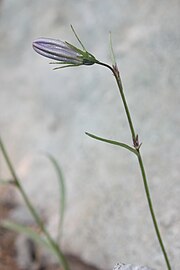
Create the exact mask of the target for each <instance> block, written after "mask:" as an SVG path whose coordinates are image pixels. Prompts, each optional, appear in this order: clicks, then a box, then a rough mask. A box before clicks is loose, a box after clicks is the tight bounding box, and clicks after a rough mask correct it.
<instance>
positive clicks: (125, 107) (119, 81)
mask: <svg viewBox="0 0 180 270" xmlns="http://www.w3.org/2000/svg"><path fill="white" fill-rule="evenodd" d="M98 64H99V65H102V66H105V67H107V68H109V69H110V70H111V71H112V73H113V74H114V77H115V79H116V82H117V85H118V89H119V92H120V95H121V98H122V101H123V105H124V109H125V112H126V116H127V119H128V123H129V127H130V130H131V134H132V139H133V141H134V140H135V138H136V134H135V131H134V127H133V123H132V120H131V115H130V112H129V108H128V104H127V101H126V98H125V95H124V92H123V86H122V82H121V78H120V76H119V72H118V70H117V69H116V67H115V68H112V67H111V66H109V65H107V64H105V63H102V62H98Z"/></svg>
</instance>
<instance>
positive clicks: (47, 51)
mask: <svg viewBox="0 0 180 270" xmlns="http://www.w3.org/2000/svg"><path fill="white" fill-rule="evenodd" d="M32 46H33V49H34V50H35V51H36V52H37V53H39V54H41V55H42V56H45V57H48V58H51V59H53V60H57V61H59V62H60V63H62V64H70V65H83V64H84V63H83V55H84V52H83V51H81V50H79V49H77V48H76V47H74V46H72V45H71V44H69V43H67V42H63V41H61V40H57V39H50V38H38V39H36V40H35V41H34V42H33V44H32Z"/></svg>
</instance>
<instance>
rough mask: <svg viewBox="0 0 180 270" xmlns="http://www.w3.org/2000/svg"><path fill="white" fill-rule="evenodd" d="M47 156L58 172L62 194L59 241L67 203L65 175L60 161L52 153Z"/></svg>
mask: <svg viewBox="0 0 180 270" xmlns="http://www.w3.org/2000/svg"><path fill="white" fill-rule="evenodd" d="M47 157H48V159H49V160H50V161H51V163H52V165H53V166H54V169H55V171H56V173H57V177H58V183H59V194H60V200H59V209H60V216H59V224H58V241H59V240H60V235H61V234H62V227H63V220H64V212H65V204H66V190H65V181H64V176H63V173H62V170H61V168H60V166H59V164H58V162H57V161H56V159H55V158H54V157H53V156H52V155H50V154H47Z"/></svg>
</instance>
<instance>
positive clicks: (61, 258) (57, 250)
mask: <svg viewBox="0 0 180 270" xmlns="http://www.w3.org/2000/svg"><path fill="white" fill-rule="evenodd" d="M0 149H1V151H2V154H3V156H4V159H5V161H6V163H7V165H8V168H9V170H10V172H11V175H12V177H13V180H14V184H15V186H16V187H17V188H18V189H19V192H20V193H21V195H22V197H23V199H24V201H25V203H26V205H27V207H28V209H29V211H30V212H31V214H32V216H33V217H34V219H35V221H36V223H37V224H38V226H39V227H40V229H41V230H42V232H43V233H44V235H45V236H46V238H47V240H48V241H49V243H50V245H51V247H52V248H53V249H54V251H55V253H56V254H57V257H58V259H59V262H60V264H62V266H63V268H64V270H69V266H68V264H67V261H66V258H65V256H64V255H63V253H62V252H61V250H60V248H59V246H58V245H57V243H56V242H55V241H54V240H53V238H52V237H51V235H50V234H49V232H48V231H47V230H46V228H45V226H44V223H43V222H42V220H41V218H40V217H39V215H38V213H37V212H36V210H35V209H34V207H33V206H32V204H31V202H30V200H29V198H28V196H27V194H26V193H25V191H24V189H23V187H22V185H21V182H20V180H19V178H18V176H17V175H16V172H15V169H14V168H13V165H12V163H11V161H10V158H9V156H8V154H7V151H6V149H5V147H4V144H3V142H2V140H1V138H0Z"/></svg>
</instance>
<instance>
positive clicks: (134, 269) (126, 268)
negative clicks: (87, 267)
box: [113, 263, 152, 270]
mask: <svg viewBox="0 0 180 270" xmlns="http://www.w3.org/2000/svg"><path fill="white" fill-rule="evenodd" d="M113 270H152V269H150V268H148V267H146V266H135V265H132V264H124V263H117V264H116V265H115V266H114V268H113Z"/></svg>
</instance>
